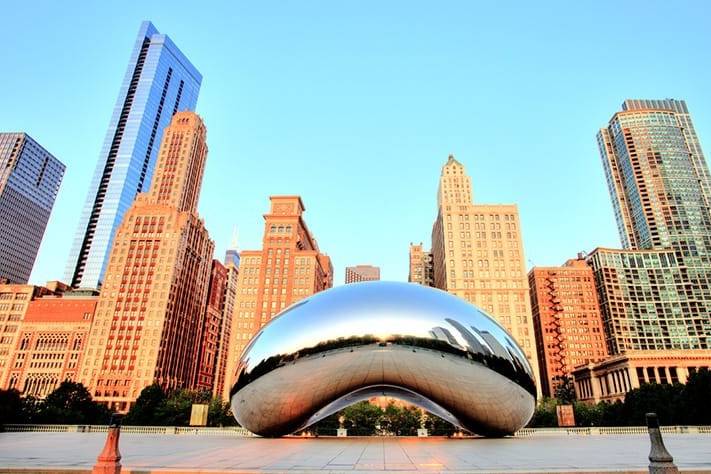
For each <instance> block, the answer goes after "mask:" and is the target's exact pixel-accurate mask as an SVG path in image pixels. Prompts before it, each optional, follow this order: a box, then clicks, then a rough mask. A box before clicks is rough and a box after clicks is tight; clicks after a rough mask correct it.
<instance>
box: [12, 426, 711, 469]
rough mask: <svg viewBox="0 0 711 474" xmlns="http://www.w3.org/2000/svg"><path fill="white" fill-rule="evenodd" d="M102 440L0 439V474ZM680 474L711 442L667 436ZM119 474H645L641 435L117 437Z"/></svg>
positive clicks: (697, 463)
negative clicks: (121, 468)
mask: <svg viewBox="0 0 711 474" xmlns="http://www.w3.org/2000/svg"><path fill="white" fill-rule="evenodd" d="M105 438H106V435H105V434H102V433H0V472H18V471H19V472H57V471H58V470H65V472H67V471H66V470H68V472H82V471H83V472H86V470H87V469H91V466H92V465H93V464H94V462H95V460H96V456H97V455H98V453H99V451H101V448H102V446H103V443H104V440H105ZM665 442H666V444H667V447H668V448H669V451H670V452H671V453H672V455H673V456H674V460H675V462H676V463H677V465H678V466H679V468H680V469H681V470H685V471H690V472H711V436H709V435H690V434H686V435H667V436H665ZM120 450H121V454H122V455H123V459H122V461H121V463H122V464H123V466H124V472H131V473H138V472H141V473H146V472H151V471H161V472H181V473H190V472H212V473H217V472H265V471H266V472H290V473H293V472H331V473H335V472H349V473H357V472H382V471H398V472H423V471H424V472H611V471H614V472H628V473H630V472H647V465H648V460H647V455H648V453H649V440H648V438H647V436H637V435H622V436H534V437H529V438H506V439H445V438H435V437H433V438H422V439H418V438H355V437H352V438H318V439H313V438H312V439H303V438H282V439H264V438H238V437H223V436H195V435H122V437H121V443H120Z"/></svg>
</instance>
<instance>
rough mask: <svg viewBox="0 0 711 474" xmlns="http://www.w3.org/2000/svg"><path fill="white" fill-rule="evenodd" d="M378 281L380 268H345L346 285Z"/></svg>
mask: <svg viewBox="0 0 711 474" xmlns="http://www.w3.org/2000/svg"><path fill="white" fill-rule="evenodd" d="M377 280H380V268H379V267H375V266H373V265H356V266H354V267H346V280H345V281H346V283H356V282H359V281H377Z"/></svg>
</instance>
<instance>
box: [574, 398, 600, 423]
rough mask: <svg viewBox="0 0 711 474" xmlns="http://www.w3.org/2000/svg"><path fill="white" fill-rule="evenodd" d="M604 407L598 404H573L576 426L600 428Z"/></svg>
mask: <svg viewBox="0 0 711 474" xmlns="http://www.w3.org/2000/svg"><path fill="white" fill-rule="evenodd" d="M604 409H605V407H604V406H603V405H601V404H600V403H597V404H593V403H585V402H578V401H576V402H573V411H574V412H575V425H576V426H600V424H601V420H602V414H603V411H604Z"/></svg>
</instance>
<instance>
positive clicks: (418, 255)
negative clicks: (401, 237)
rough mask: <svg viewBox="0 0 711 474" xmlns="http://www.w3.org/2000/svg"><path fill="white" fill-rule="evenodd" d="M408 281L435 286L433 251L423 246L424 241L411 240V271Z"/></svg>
mask: <svg viewBox="0 0 711 474" xmlns="http://www.w3.org/2000/svg"><path fill="white" fill-rule="evenodd" d="M407 281H408V282H410V283H418V284H420V285H424V286H434V269H433V268H432V252H427V251H426V250H424V248H423V247H422V242H420V243H419V244H413V243H412V242H410V272H409V273H408V275H407Z"/></svg>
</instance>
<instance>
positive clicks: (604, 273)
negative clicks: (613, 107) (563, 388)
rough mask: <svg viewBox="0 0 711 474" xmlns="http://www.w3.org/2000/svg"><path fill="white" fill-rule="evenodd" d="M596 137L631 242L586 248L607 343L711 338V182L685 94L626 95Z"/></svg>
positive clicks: (707, 341)
mask: <svg viewBox="0 0 711 474" xmlns="http://www.w3.org/2000/svg"><path fill="white" fill-rule="evenodd" d="M598 144H599V147H600V154H601V156H602V161H603V166H604V169H605V174H606V175H607V183H608V187H609V190H610V196H611V198H612V203H613V208H614V210H615V217H616V219H617V224H618V229H619V232H620V238H621V240H622V244H623V247H624V249H626V250H622V251H621V250H613V249H596V250H595V251H593V252H592V253H591V254H590V256H589V257H588V262H589V263H590V265H591V266H592V267H593V271H594V272H595V276H596V279H597V286H598V292H599V294H600V300H601V304H602V310H603V319H604V321H605V326H606V330H607V337H608V345H609V349H610V351H611V353H615V354H617V353H620V352H624V351H627V350H637V349H642V350H648V349H708V348H711V294H709V288H710V287H711V210H710V208H709V202H711V194H710V193H711V183H710V180H709V170H708V166H707V165H706V161H705V159H704V156H703V153H702V151H701V146H700V144H699V141H698V138H697V136H696V132H695V131H694V127H693V124H692V122H691V118H690V116H689V112H688V109H687V107H686V103H685V102H684V101H678V100H673V99H667V100H627V101H625V103H624V104H623V105H622V111H620V112H617V113H616V114H615V115H614V116H613V117H612V119H611V120H610V123H609V125H608V127H607V128H604V129H602V130H600V132H599V133H598Z"/></svg>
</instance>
